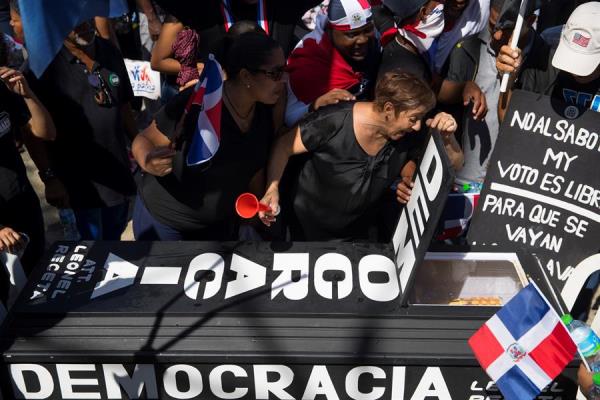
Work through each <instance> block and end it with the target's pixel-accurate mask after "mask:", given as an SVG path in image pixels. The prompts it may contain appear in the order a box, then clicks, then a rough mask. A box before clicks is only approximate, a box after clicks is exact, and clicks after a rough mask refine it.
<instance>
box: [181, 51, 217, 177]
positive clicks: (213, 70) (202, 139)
mask: <svg viewBox="0 0 600 400" xmlns="http://www.w3.org/2000/svg"><path fill="white" fill-rule="evenodd" d="M222 106H223V74H222V70H221V65H220V64H219V62H218V61H217V60H215V57H214V56H213V55H212V54H209V56H208V61H207V62H206V63H205V64H204V69H203V70H202V74H201V75H200V79H199V80H198V83H197V84H196V87H195V88H194V92H193V93H192V95H191V96H190V100H189V101H188V103H187V105H186V107H185V115H186V116H187V115H188V114H189V112H190V111H192V110H193V109H194V108H195V107H199V109H200V110H199V113H198V121H197V122H196V126H195V129H194V134H193V136H192V143H191V145H190V148H189V151H188V155H187V159H186V161H187V165H188V166H191V165H198V164H202V163H204V162H206V161H208V160H210V159H211V158H213V156H214V155H215V153H216V152H217V150H219V143H220V141H221V108H222Z"/></svg>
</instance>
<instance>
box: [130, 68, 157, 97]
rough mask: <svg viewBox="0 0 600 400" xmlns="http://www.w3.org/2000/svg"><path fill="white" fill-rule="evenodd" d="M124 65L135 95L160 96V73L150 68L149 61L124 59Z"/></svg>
mask: <svg viewBox="0 0 600 400" xmlns="http://www.w3.org/2000/svg"><path fill="white" fill-rule="evenodd" d="M125 67H126V68H127V73H128V74H129V81H131V88H132V89H133V94H134V95H135V96H136V97H146V98H148V99H150V100H157V99H158V98H160V73H159V72H158V71H154V70H153V69H152V67H151V66H150V62H148V61H137V60H129V59H125Z"/></svg>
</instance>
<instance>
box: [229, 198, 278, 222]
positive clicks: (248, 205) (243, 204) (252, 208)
mask: <svg viewBox="0 0 600 400" xmlns="http://www.w3.org/2000/svg"><path fill="white" fill-rule="evenodd" d="M235 211H236V212H237V213H238V215H239V216H240V217H242V218H246V219H249V218H253V217H254V216H255V215H256V213H258V212H259V211H271V207H269V206H268V205H266V204H263V203H260V202H259V201H258V199H257V198H256V196H255V195H253V194H252V193H242V194H240V195H239V197H238V198H237V200H236V201H235Z"/></svg>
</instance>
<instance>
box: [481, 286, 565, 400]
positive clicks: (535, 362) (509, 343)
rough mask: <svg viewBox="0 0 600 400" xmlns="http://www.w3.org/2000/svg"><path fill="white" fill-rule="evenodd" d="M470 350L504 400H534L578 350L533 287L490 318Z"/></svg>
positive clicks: (518, 295) (544, 300)
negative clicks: (494, 383)
mask: <svg viewBox="0 0 600 400" xmlns="http://www.w3.org/2000/svg"><path fill="white" fill-rule="evenodd" d="M469 346H470V347H471V349H472V350H473V353H474V354H475V357H476V358H477V361H479V364H481V367H482V368H483V369H485V372H487V374H488V375H489V376H490V378H492V379H493V380H494V381H495V382H496V386H498V388H499V389H500V391H501V392H502V394H503V395H504V398H505V399H506V400H531V399H533V398H534V397H535V396H537V395H538V394H539V393H540V392H541V391H542V390H543V389H544V387H546V386H547V385H548V384H550V383H551V382H552V380H553V379H554V378H556V377H557V376H558V375H559V374H560V373H561V372H562V370H563V369H564V368H565V367H566V366H567V364H568V363H569V362H570V361H571V360H572V359H573V356H574V355H575V352H576V351H577V346H576V345H575V343H574V342H573V339H571V336H570V335H569V331H567V328H566V327H565V326H564V325H563V323H562V322H561V320H560V318H559V316H558V314H556V312H555V311H554V310H553V309H552V308H551V307H550V305H549V303H548V300H546V298H545V297H544V295H543V294H542V293H541V292H540V291H539V289H538V288H537V286H535V284H533V283H531V284H529V285H527V286H526V287H525V288H523V289H522V290H521V291H520V292H519V293H517V295H516V296H515V297H513V298H512V299H511V300H510V301H509V302H508V303H506V305H505V306H504V307H502V308H501V309H500V311H498V312H497V313H496V314H495V315H494V316H493V317H492V318H490V319H489V320H488V321H487V322H486V323H485V324H483V326H482V327H481V328H479V330H478V331H477V332H475V334H474V335H473V336H471V338H470V339H469Z"/></svg>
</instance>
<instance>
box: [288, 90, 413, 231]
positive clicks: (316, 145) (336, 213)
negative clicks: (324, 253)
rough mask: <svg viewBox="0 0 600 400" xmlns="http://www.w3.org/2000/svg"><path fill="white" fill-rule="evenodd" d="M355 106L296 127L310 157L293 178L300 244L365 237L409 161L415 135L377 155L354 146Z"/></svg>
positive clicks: (323, 112)
mask: <svg viewBox="0 0 600 400" xmlns="http://www.w3.org/2000/svg"><path fill="white" fill-rule="evenodd" d="M354 104H355V103H354V102H343V103H340V104H336V105H332V106H328V107H323V108H321V109H319V110H318V111H317V112H315V113H312V114H309V115H308V116H306V118H305V119H304V120H302V121H301V122H300V132H301V136H302V143H303V144H304V146H305V147H306V149H307V150H308V152H309V157H308V160H307V161H306V163H305V164H304V166H303V168H302V170H301V171H300V175H299V176H298V178H297V185H295V186H296V187H295V189H294V195H293V205H294V212H295V216H296V218H297V220H298V222H299V223H300V225H301V227H302V231H303V234H304V237H303V238H292V239H293V240H294V239H303V240H308V241H320V240H336V239H337V240H340V239H341V240H352V239H362V238H365V237H367V228H368V226H369V225H370V224H371V222H372V221H370V220H369V219H370V218H372V217H373V213H374V212H375V211H376V208H377V205H378V203H379V201H380V200H381V198H382V196H383V195H384V193H385V192H386V191H391V189H390V187H391V185H392V184H393V183H394V181H395V180H396V179H397V178H398V176H399V175H400V170H401V169H402V167H403V166H404V164H406V162H407V161H408V160H409V159H410V158H411V157H410V154H409V153H410V152H411V149H413V148H414V146H413V143H414V140H413V139H414V137H416V136H417V135H416V134H409V136H407V137H405V138H403V139H401V140H398V141H390V142H388V143H387V144H386V145H385V146H384V147H383V148H382V149H381V150H380V151H379V153H378V154H377V155H376V156H370V155H368V154H367V153H366V152H365V151H364V150H363V149H362V147H361V146H360V145H359V144H358V141H357V140H356V136H355V133H354V127H353V114H354V112H353V108H354Z"/></svg>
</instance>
